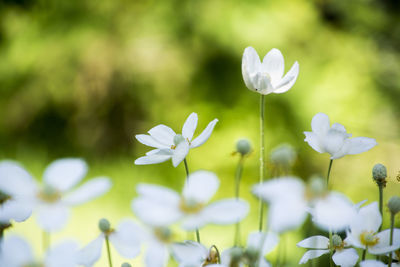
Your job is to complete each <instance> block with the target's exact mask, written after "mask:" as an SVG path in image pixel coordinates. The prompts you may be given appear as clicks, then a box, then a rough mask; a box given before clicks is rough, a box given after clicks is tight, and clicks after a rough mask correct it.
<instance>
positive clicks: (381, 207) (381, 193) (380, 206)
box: [378, 184, 383, 232]
mask: <svg viewBox="0 0 400 267" xmlns="http://www.w3.org/2000/svg"><path fill="white" fill-rule="evenodd" d="M378 188H379V212H380V213H381V216H382V223H381V225H380V226H379V230H378V232H380V231H381V228H382V224H383V185H382V184H378Z"/></svg>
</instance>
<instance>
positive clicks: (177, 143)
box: [135, 113, 218, 167]
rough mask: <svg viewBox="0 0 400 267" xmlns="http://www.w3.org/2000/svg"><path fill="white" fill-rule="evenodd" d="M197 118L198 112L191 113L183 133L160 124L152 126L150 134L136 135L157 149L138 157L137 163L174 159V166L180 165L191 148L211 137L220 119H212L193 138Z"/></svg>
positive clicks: (145, 143) (140, 140)
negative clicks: (177, 132)
mask: <svg viewBox="0 0 400 267" xmlns="http://www.w3.org/2000/svg"><path fill="white" fill-rule="evenodd" d="M197 120H198V118H197V114H196V113H192V114H190V115H189V117H188V118H187V119H186V121H185V123H184V124H183V127H182V134H176V133H175V132H174V130H172V129H171V128H169V127H168V126H165V125H163V124H160V125H157V126H155V127H153V128H151V129H150V130H149V131H148V133H149V135H147V134H138V135H136V136H135V137H136V139H137V140H138V141H139V142H140V143H142V144H144V145H146V146H150V147H154V148H155V149H153V150H151V151H149V152H147V153H146V156H144V157H140V158H138V159H136V160H135V164H136V165H145V164H156V163H161V162H164V161H167V160H169V159H172V164H173V165H174V167H176V166H178V165H179V163H181V162H182V161H183V160H184V159H185V157H186V155H187V154H188V153H189V149H191V148H195V147H199V146H201V145H202V144H204V143H205V142H206V141H207V140H208V138H210V136H211V133H212V132H213V130H214V126H215V124H216V123H217V122H218V119H214V120H212V121H211V122H210V123H209V124H208V125H207V127H206V128H205V129H204V131H203V132H202V133H201V134H200V135H199V136H197V137H196V138H195V139H194V140H192V138H193V134H194V131H195V130H196V127H197Z"/></svg>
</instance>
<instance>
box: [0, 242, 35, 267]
mask: <svg viewBox="0 0 400 267" xmlns="http://www.w3.org/2000/svg"><path fill="white" fill-rule="evenodd" d="M0 251H1V254H0V266H7V267H20V266H28V265H29V264H30V263H33V261H34V258H33V253H32V249H31V247H30V245H29V244H28V243H27V242H26V241H25V240H24V239H22V238H21V237H18V236H7V237H6V238H5V239H4V240H2V242H0Z"/></svg>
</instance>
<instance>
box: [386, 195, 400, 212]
mask: <svg viewBox="0 0 400 267" xmlns="http://www.w3.org/2000/svg"><path fill="white" fill-rule="evenodd" d="M388 208H389V211H390V212H391V213H392V214H393V215H396V213H398V212H400V197H398V196H392V197H391V198H390V199H389V202H388Z"/></svg>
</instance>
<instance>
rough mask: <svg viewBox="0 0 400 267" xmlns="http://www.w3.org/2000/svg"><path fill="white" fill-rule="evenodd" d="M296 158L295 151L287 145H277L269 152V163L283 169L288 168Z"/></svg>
mask: <svg viewBox="0 0 400 267" xmlns="http://www.w3.org/2000/svg"><path fill="white" fill-rule="evenodd" d="M296 157H297V155H296V151H295V150H294V149H293V147H292V146H291V145H289V144H282V145H279V146H277V147H276V148H274V149H273V150H272V151H271V162H272V163H273V164H275V165H279V166H282V167H285V168H290V167H291V166H292V165H293V163H294V161H295V160H296Z"/></svg>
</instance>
